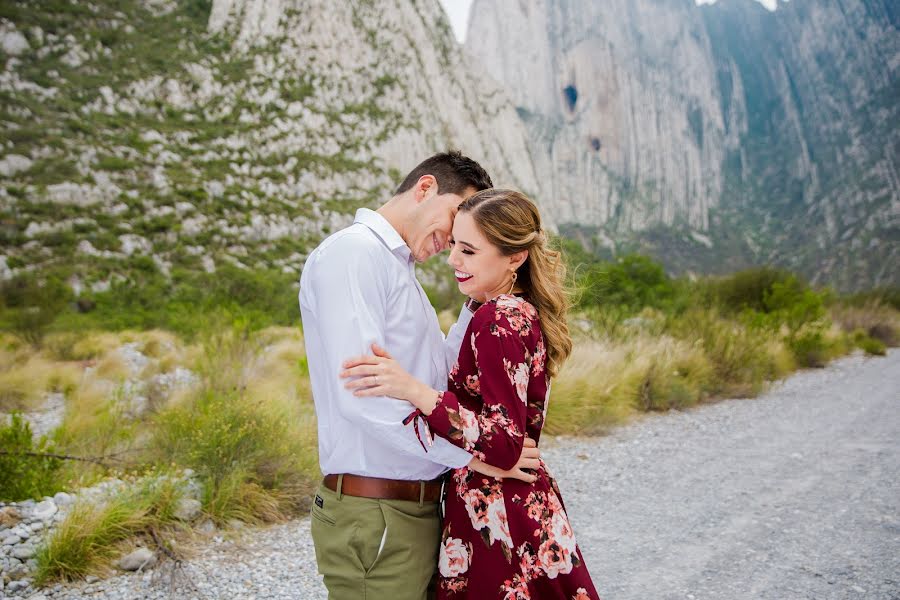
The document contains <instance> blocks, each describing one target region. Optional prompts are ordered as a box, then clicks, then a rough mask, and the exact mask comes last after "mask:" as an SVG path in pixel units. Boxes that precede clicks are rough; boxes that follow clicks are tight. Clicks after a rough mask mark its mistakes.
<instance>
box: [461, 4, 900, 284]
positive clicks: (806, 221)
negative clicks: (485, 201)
mask: <svg viewBox="0 0 900 600" xmlns="http://www.w3.org/2000/svg"><path fill="white" fill-rule="evenodd" d="M898 14H900V13H898V10H897V8H896V3H892V2H889V1H883V0H841V1H836V0H835V1H830V2H814V1H812V0H792V1H791V2H789V3H780V4H779V5H778V10H776V11H775V12H769V11H767V10H765V9H764V8H762V7H761V6H760V5H759V4H758V3H757V2H754V1H752V0H722V1H720V2H717V3H716V4H714V5H710V6H696V5H695V3H694V2H693V1H692V0H603V1H601V2H592V1H587V0H559V1H556V0H554V1H552V2H551V1H549V0H521V1H520V2H515V3H514V2H491V1H489V0H475V2H474V4H473V7H472V13H471V17H470V23H469V32H468V36H467V42H466V47H467V51H468V52H469V53H470V54H471V55H472V56H473V57H475V58H476V59H477V60H478V62H479V63H481V64H483V65H485V67H486V68H487V69H488V71H489V72H490V73H491V75H492V76H493V77H495V78H497V79H498V80H499V81H501V82H502V83H503V84H504V85H505V86H506V88H507V89H508V91H509V93H510V94H512V95H513V98H514V102H515V103H516V106H517V110H518V112H519V115H520V118H521V119H522V121H523V123H524V124H525V125H526V127H527V129H528V132H529V138H530V141H531V147H532V151H533V153H534V157H535V165H536V168H537V170H538V175H539V178H540V180H541V181H542V182H546V185H545V187H544V188H543V189H542V193H543V195H542V196H541V200H542V201H543V204H544V206H547V207H549V208H550V209H551V210H552V212H554V213H555V214H556V215H557V216H556V219H557V222H558V223H559V225H560V227H561V229H562V230H563V231H568V232H570V233H580V234H581V235H582V237H583V238H585V239H588V238H591V237H593V240H592V241H593V242H594V243H595V244H597V245H605V246H609V247H615V246H616V242H620V243H621V242H623V241H624V242H629V241H635V240H637V241H638V242H639V243H640V244H641V245H643V246H644V247H645V248H647V247H648V246H649V248H650V249H651V250H655V253H656V254H657V255H659V256H660V257H662V258H663V259H664V260H666V261H667V264H668V265H669V266H670V267H672V268H676V269H685V268H688V269H698V268H699V269H703V270H717V269H723V267H724V268H725V269H727V268H735V267H739V266H743V265H746V264H750V263H761V262H774V263H777V264H781V265H783V266H788V267H791V268H793V269H796V270H799V271H802V272H804V273H805V274H806V275H808V276H810V277H812V278H813V279H814V280H817V281H819V282H830V283H835V284H838V285H839V286H840V287H844V288H849V287H855V286H859V285H873V284H874V285H879V284H885V283H897V282H898V278H900V275H898V273H897V270H896V269H891V267H890V265H891V264H894V265H895V264H897V259H898V258H900V248H898V245H897V243H896V240H897V227H898V213H900V178H898V176H897V156H900V152H898V150H900V129H898V127H897V125H896V123H898V122H900V108H898V106H900V103H898V102H897V98H898V93H900V92H898V90H900V88H898V81H900V79H898V77H897V69H898V67H900V35H898V30H897V28H898V19H900V17H898ZM500 31H502V32H503V34H502V35H498V32H500ZM625 246H626V247H628V244H627V243H626V244H625ZM726 257H727V258H726ZM823 259H824V260H823Z"/></svg>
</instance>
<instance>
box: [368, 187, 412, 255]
mask: <svg viewBox="0 0 900 600" xmlns="http://www.w3.org/2000/svg"><path fill="white" fill-rule="evenodd" d="M399 200H400V198H399V197H398V196H394V197H393V198H391V199H390V200H388V201H387V202H386V203H385V204H382V205H381V206H380V207H379V208H378V209H377V210H376V211H375V212H377V213H378V214H379V215H381V216H382V217H384V220H385V221H387V222H388V223H389V224H390V226H391V227H393V228H394V231H396V232H397V233H398V234H400V237H401V238H403V241H404V242H406V245H407V246H409V238H408V237H407V235H406V232H407V229H408V226H407V221H406V213H407V211H406V209H405V207H403V206H402V205H401V202H399Z"/></svg>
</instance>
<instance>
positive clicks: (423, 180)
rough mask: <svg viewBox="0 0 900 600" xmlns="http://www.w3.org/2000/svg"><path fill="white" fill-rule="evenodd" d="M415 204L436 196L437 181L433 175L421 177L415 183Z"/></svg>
mask: <svg viewBox="0 0 900 600" xmlns="http://www.w3.org/2000/svg"><path fill="white" fill-rule="evenodd" d="M414 189H415V190H416V203H419V202H422V201H423V200H425V199H427V198H430V197H431V196H433V195H435V194H437V179H435V178H434V175H422V176H421V177H419V180H418V181H417V182H416V186H415V188H414Z"/></svg>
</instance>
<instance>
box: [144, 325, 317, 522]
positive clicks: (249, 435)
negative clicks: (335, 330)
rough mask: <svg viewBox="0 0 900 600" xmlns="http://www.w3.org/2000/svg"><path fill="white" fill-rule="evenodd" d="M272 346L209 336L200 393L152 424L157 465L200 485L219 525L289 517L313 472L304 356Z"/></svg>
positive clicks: (259, 338)
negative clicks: (191, 473) (301, 397)
mask: <svg viewBox="0 0 900 600" xmlns="http://www.w3.org/2000/svg"><path fill="white" fill-rule="evenodd" d="M267 331H268V330H267ZM272 335H273V336H276V337H278V336H283V335H284V332H276V333H273V334H272ZM274 341H275V340H273V339H271V338H270V336H269V335H266V333H265V332H263V333H261V334H255V335H254V336H251V335H250V334H249V332H248V331H247V330H246V329H241V328H237V329H236V330H234V331H232V332H226V333H224V334H220V335H216V336H213V337H212V338H211V339H210V340H208V341H207V342H206V346H205V353H204V355H203V357H202V360H201V363H200V364H199V365H198V370H199V372H200V374H201V375H202V377H203V380H204V383H203V385H202V387H201V389H198V390H197V391H196V392H195V393H193V394H192V395H190V396H189V397H187V398H185V399H184V401H183V402H181V403H179V404H177V405H174V406H170V407H168V408H167V409H165V410H163V411H161V412H160V414H159V415H158V416H157V417H156V418H155V420H154V435H153V440H152V442H151V444H152V447H153V452H154V455H155V456H156V457H157V460H158V461H159V462H161V463H167V464H168V463H173V464H177V465H179V466H183V467H189V468H192V469H194V470H195V471H196V472H197V473H198V474H199V475H200V476H201V477H202V478H203V479H204V481H205V484H206V488H205V489H206V494H205V497H204V501H205V504H204V508H205V510H206V511H207V512H208V513H209V514H210V516H211V517H212V518H213V519H214V520H216V521H218V522H227V521H228V520H229V519H231V518H241V519H243V520H251V521H254V520H259V521H270V520H273V519H276V518H283V517H285V516H287V515H288V514H289V513H290V512H291V511H292V510H294V509H296V508H299V506H300V504H301V503H302V502H303V499H302V498H304V497H305V494H306V490H307V488H308V485H309V481H310V479H311V475H312V472H313V471H314V470H315V468H316V457H315V437H314V435H312V431H311V429H312V427H311V426H312V410H311V409H310V408H307V409H306V411H303V410H301V407H300V406H298V401H297V400H298V399H297V392H298V390H301V389H303V388H302V387H301V386H304V385H306V384H305V383H304V382H303V380H302V376H301V375H300V372H299V369H298V368H297V361H298V360H299V359H300V358H301V354H300V353H298V352H297V350H296V349H295V348H293V346H292V345H290V344H287V345H286V343H284V342H275V343H272V344H269V343H270V342H274ZM263 344H266V345H267V346H268V348H267V352H266V353H265V354H263V350H264V348H265V346H263ZM273 362H274V364H273ZM273 381H275V382H278V387H277V389H276V388H273V387H272V385H271V383H270V382H273ZM287 388H293V389H287ZM274 507H277V510H276V509H275V508H274ZM236 515H239V516H236Z"/></svg>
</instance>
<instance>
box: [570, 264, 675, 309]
mask: <svg viewBox="0 0 900 600" xmlns="http://www.w3.org/2000/svg"><path fill="white" fill-rule="evenodd" d="M576 281H577V285H578V287H579V288H581V292H582V293H581V304H582V305H583V306H589V305H594V306H611V305H612V306H623V307H627V308H629V309H632V310H640V309H641V308H643V307H646V306H650V307H654V308H663V307H665V306H667V304H668V303H669V302H671V300H672V299H673V297H674V295H675V288H674V285H673V283H672V280H671V279H670V278H669V277H668V275H666V272H665V270H664V269H663V267H662V265H661V264H660V263H658V262H656V261H654V260H652V259H651V258H648V257H646V256H641V255H638V254H629V255H626V256H623V257H621V258H619V259H618V260H617V261H616V262H614V263H606V262H604V263H597V264H594V265H591V266H589V267H588V268H587V269H585V272H584V275H582V276H580V277H579V278H578V279H577V280H576Z"/></svg>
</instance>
